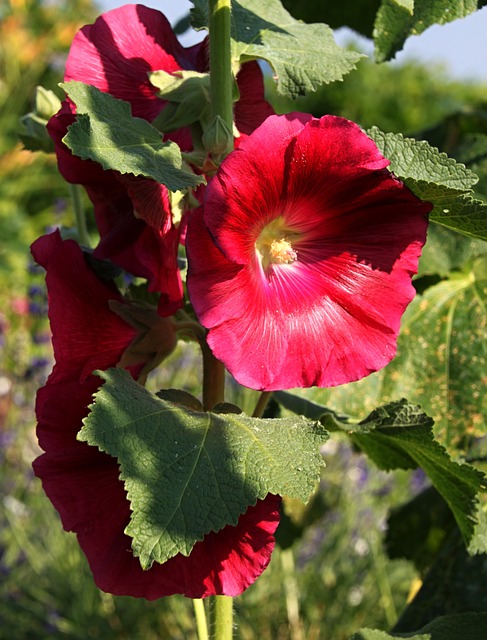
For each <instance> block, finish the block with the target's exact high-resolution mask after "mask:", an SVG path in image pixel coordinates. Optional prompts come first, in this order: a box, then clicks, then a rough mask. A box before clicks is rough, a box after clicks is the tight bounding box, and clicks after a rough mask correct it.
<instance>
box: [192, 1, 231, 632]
mask: <svg viewBox="0 0 487 640" xmlns="http://www.w3.org/2000/svg"><path fill="white" fill-rule="evenodd" d="M208 13H209V25H208V26H209V31H210V87H211V109H212V116H213V118H214V119H217V118H221V120H222V121H223V123H224V125H226V127H227V128H228V129H229V131H232V129H233V99H232V98H233V97H232V87H233V75H232V56H231V39H230V35H231V18H230V15H231V0H208ZM232 149H233V143H232V141H231V139H229V141H228V143H227V148H226V149H225V150H224V151H223V152H221V156H225V155H226V154H227V153H230V151H232ZM200 344H201V349H202V352H203V407H204V409H205V410H206V411H209V410H211V409H212V408H213V407H214V406H215V404H218V403H219V402H223V400H224V389H225V368H224V366H223V363H222V362H220V361H219V360H217V359H216V358H215V356H214V355H213V354H212V352H211V350H210V348H209V347H208V344H207V343H206V340H205V341H204V342H201V343H200ZM211 604H212V609H211V612H212V620H211V625H210V628H211V634H212V635H211V637H212V640H232V635H233V632H232V615H233V599H232V598H231V597H229V596H214V597H213V598H212V602H211Z"/></svg>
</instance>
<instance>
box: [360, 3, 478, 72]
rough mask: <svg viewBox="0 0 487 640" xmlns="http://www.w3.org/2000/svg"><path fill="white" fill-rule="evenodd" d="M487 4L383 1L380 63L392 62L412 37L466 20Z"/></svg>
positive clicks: (378, 26)
mask: <svg viewBox="0 0 487 640" xmlns="http://www.w3.org/2000/svg"><path fill="white" fill-rule="evenodd" d="M485 4H486V2H485V0H463V1H462V2H458V0H443V2H438V0H382V5H381V7H380V9H379V11H378V12H377V16H376V19H375V23H374V32H373V36H374V43H375V57H376V60H377V61H378V62H384V61H385V60H389V59H390V58H392V57H393V56H394V55H395V54H396V53H397V52H398V51H400V50H401V49H402V47H403V45H404V42H405V41H406V39H407V38H408V37H409V36H411V35H418V34H420V33H422V32H423V31H424V30H425V29H427V28H428V27H430V26H431V25H433V24H446V23H447V22H451V21H452V20H457V19H459V18H465V17H466V16H468V15H469V14H470V13H473V12H474V11H476V10H477V9H480V8H481V7H483V6H484V5H485Z"/></svg>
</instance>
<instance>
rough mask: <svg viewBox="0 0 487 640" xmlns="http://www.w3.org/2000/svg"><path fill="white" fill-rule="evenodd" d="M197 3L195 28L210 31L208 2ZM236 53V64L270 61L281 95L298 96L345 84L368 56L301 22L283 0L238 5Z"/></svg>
mask: <svg viewBox="0 0 487 640" xmlns="http://www.w3.org/2000/svg"><path fill="white" fill-rule="evenodd" d="M193 4H194V9H193V10H192V12H191V13H192V23H193V26H194V27H195V28H196V29H201V28H206V27H207V26H208V9H207V4H208V3H207V2H206V0H193ZM232 55H233V58H234V61H235V62H236V63H238V62H244V61H246V60H253V59H256V58H260V59H263V60H266V61H267V62H268V63H269V64H270V65H271V67H272V69H273V71H274V74H275V79H276V81H277V90H278V92H279V93H281V94H283V95H289V96H291V97H293V98H295V97H297V96H299V95H303V94H306V93H309V92H311V91H316V89H317V88H318V87H320V86H321V85H323V84H327V83H329V82H334V81H335V80H341V79H342V78H343V76H344V75H346V74H347V73H349V72H350V71H352V70H353V69H355V65H356V63H357V61H358V60H360V58H362V57H363V56H362V54H359V53H357V52H355V51H349V50H347V49H343V48H341V47H339V46H338V45H337V44H336V42H335V40H334V37H333V31H332V30H331V29H330V27H328V26H327V25H326V24H306V23H304V22H301V21H299V20H295V19H294V18H293V17H292V16H291V15H290V14H289V13H288V12H287V11H286V10H285V9H284V8H283V6H282V4H281V2H279V0H240V2H237V1H234V2H232Z"/></svg>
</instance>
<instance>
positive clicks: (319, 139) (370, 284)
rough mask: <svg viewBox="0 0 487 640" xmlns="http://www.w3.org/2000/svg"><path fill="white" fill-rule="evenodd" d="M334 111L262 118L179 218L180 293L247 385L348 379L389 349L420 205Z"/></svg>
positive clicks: (404, 294)
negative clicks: (184, 269) (198, 206)
mask: <svg viewBox="0 0 487 640" xmlns="http://www.w3.org/2000/svg"><path fill="white" fill-rule="evenodd" d="M388 164H389V162H388V160H386V159H385V158H384V157H383V156H382V155H381V154H380V152H379V150H378V149H377V147H376V145H375V144H374V142H373V141H372V140H371V139H370V138H368V137H367V136H366V135H365V133H363V132H362V131H361V130H360V128H359V127H358V126H357V125H355V124H353V123H352V122H349V121H348V120H345V119H343V118H338V117H334V116H325V117H323V118H321V119H316V118H313V117H311V116H309V115H305V114H290V115H288V116H271V117H270V118H268V119H267V120H266V121H265V123H264V124H263V125H262V126H261V127H259V128H258V129H257V130H256V131H254V133H252V134H251V135H250V136H249V137H248V138H247V139H246V140H243V141H242V142H241V144H240V146H239V148H238V149H236V150H235V151H233V152H232V153H231V154H230V155H229V156H228V157H227V158H226V159H225V160H224V162H223V163H222V165H221V166H220V168H219V170H218V172H217V174H216V175H215V177H214V178H213V180H212V181H211V182H210V184H209V185H208V187H207V190H206V196H205V202H204V212H202V211H199V212H196V213H195V214H194V215H193V216H192V218H191V219H190V221H189V226H188V232H187V239H186V246H187V252H188V262H189V273H188V290H189V294H190V298H191V301H192V304H193V307H194V309H195V311H196V313H197V315H198V317H199V319H200V321H201V323H202V324H203V325H204V326H205V327H207V328H208V329H210V331H209V335H208V343H209V345H210V347H211V349H212V351H213V353H214V354H215V356H216V357H217V358H219V359H220V360H222V361H223V362H224V363H225V365H226V367H227V368H228V369H229V371H230V372H231V373H232V374H233V375H234V377H235V378H236V379H237V380H238V381H239V382H240V383H242V384H244V385H246V386H248V387H252V388H256V389H267V390H275V389H285V388H291V387H310V386H313V385H316V386H323V387H327V386H333V385H339V384H343V383H346V382H351V381H353V380H358V379H360V378H362V377H364V376H366V375H368V374H370V373H372V372H373V371H376V370H377V369H380V368H381V367H384V366H385V365H386V364H387V363H388V362H389V361H390V360H391V359H392V358H393V356H394V355H395V352H396V339H397V334H398V331H399V326H400V320H401V315H402V313H403V312H404V310H405V308H406V306H407V305H408V303H409V302H410V301H411V299H412V298H413V296H414V288H413V286H412V284H411V277H412V274H414V273H415V272H416V269H417V263H418V258H419V255H420V253H421V248H422V246H423V244H424V242H425V239H426V229H427V213H428V211H430V209H431V206H430V204H428V203H424V202H422V201H420V200H419V199H418V198H417V197H416V196H414V194H413V193H412V192H411V191H410V190H409V189H408V188H407V187H406V186H405V185H404V184H403V183H402V182H400V181H399V180H397V179H396V178H395V177H394V176H393V175H392V174H391V173H390V172H389V171H388V170H387V169H386V167H387V165H388Z"/></svg>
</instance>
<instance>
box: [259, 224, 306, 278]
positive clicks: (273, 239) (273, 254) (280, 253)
mask: <svg viewBox="0 0 487 640" xmlns="http://www.w3.org/2000/svg"><path fill="white" fill-rule="evenodd" d="M295 239H297V234H296V233H295V232H294V231H292V230H291V229H289V228H286V225H285V222H284V219H283V218H282V217H279V218H276V220H273V221H272V222H271V223H270V224H268V225H267V226H266V227H264V229H262V231H261V233H260V235H259V237H258V238H257V241H256V243H255V248H256V250H257V254H258V256H259V258H260V261H261V264H262V268H263V269H264V271H265V270H266V269H267V268H268V267H269V266H270V265H271V264H291V263H293V262H295V261H296V260H297V259H298V253H297V251H296V250H295V249H293V246H292V242H293V241H294V240H295Z"/></svg>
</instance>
